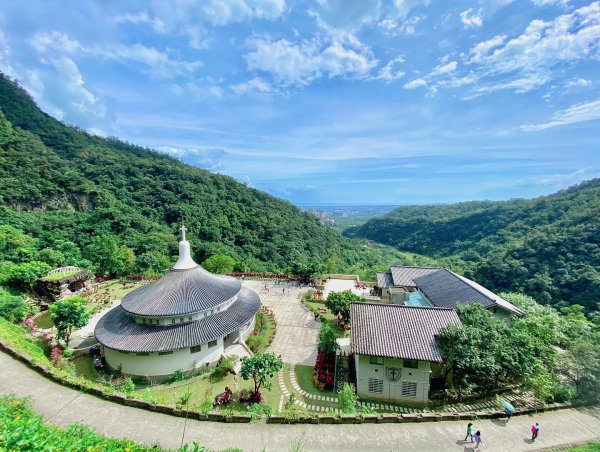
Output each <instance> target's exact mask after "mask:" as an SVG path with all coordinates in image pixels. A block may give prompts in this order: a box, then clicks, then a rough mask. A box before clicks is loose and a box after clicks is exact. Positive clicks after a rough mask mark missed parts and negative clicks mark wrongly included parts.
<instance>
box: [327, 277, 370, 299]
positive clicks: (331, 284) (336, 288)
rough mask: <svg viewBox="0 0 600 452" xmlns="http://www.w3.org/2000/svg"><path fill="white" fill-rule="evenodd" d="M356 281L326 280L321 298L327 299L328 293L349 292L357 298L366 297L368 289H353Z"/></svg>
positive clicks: (368, 292)
mask: <svg viewBox="0 0 600 452" xmlns="http://www.w3.org/2000/svg"><path fill="white" fill-rule="evenodd" d="M355 284H356V281H355V280H354V279H328V280H326V281H325V289H324V290H323V298H325V299H326V298H327V295H329V293H330V292H342V291H344V290H349V291H351V292H352V293H354V294H356V295H358V296H359V297H368V296H369V294H370V289H368V288H364V289H359V288H357V287H355V286H354V285H355Z"/></svg>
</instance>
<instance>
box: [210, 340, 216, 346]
mask: <svg viewBox="0 0 600 452" xmlns="http://www.w3.org/2000/svg"><path fill="white" fill-rule="evenodd" d="M208 346H209V347H216V346H217V341H210V342H209V343H208Z"/></svg>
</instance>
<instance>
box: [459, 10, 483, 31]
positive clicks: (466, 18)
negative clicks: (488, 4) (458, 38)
mask: <svg viewBox="0 0 600 452" xmlns="http://www.w3.org/2000/svg"><path fill="white" fill-rule="evenodd" d="M481 14H482V10H481V8H480V9H478V10H477V11H475V10H474V9H473V8H469V9H467V10H466V11H463V12H462V13H460V14H459V16H460V21H461V22H462V23H463V25H464V27H465V29H468V28H479V27H481V26H482V25H483V18H482V17H481Z"/></svg>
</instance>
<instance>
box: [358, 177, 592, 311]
mask: <svg viewBox="0 0 600 452" xmlns="http://www.w3.org/2000/svg"><path fill="white" fill-rule="evenodd" d="M347 234H348V235H351V236H355V237H363V238H368V239H371V240H374V241H377V242H380V243H384V244H387V245H392V246H396V247H397V248H398V249H401V250H404V251H411V252H415V253H421V254H425V255H429V256H431V257H434V258H436V259H439V260H441V261H444V262H446V264H448V265H450V266H451V267H453V268H454V269H456V270H459V271H461V270H462V271H463V272H464V273H466V275H467V276H470V277H473V279H475V280H476V281H478V282H480V283H482V284H484V285H485V286H486V287H489V288H490V289H493V290H499V291H501V290H510V291H516V292H523V293H526V294H528V295H531V296H532V297H534V298H535V299H536V300H538V301H540V302H541V303H544V304H552V305H557V306H564V305H570V304H579V305H582V306H584V307H585V308H586V311H587V312H591V311H594V310H596V309H598V303H599V302H600V179H594V180H591V181H588V182H585V183H582V184H580V185H577V186H575V187H572V188H570V189H568V190H562V191H560V192H558V193H555V194H553V195H550V196H542V197H540V198H536V199H531V200H524V199H517V200H511V201H502V202H491V201H485V202H465V203H459V204H451V205H433V206H405V207H400V208H398V209H396V210H394V211H392V212H390V213H389V214H387V215H384V216H382V217H379V218H373V219H371V220H369V221H368V222H367V223H365V224H364V225H362V226H360V227H357V228H354V229H350V230H348V231H347Z"/></svg>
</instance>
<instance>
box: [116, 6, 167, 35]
mask: <svg viewBox="0 0 600 452" xmlns="http://www.w3.org/2000/svg"><path fill="white" fill-rule="evenodd" d="M113 20H114V21H115V22H116V23H118V24H121V23H130V24H134V25H139V24H149V25H151V26H152V28H153V29H154V31H156V32H157V33H164V32H165V31H166V30H165V23H164V22H163V21H162V20H160V19H159V18H158V17H150V15H149V14H148V13H147V12H146V11H141V12H139V13H125V14H120V15H118V16H115V17H114V18H113Z"/></svg>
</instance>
